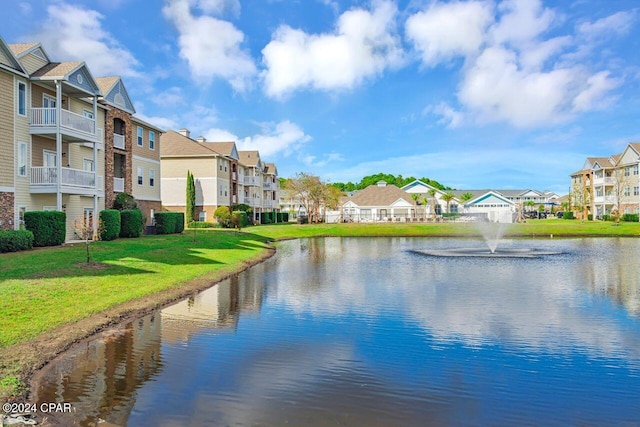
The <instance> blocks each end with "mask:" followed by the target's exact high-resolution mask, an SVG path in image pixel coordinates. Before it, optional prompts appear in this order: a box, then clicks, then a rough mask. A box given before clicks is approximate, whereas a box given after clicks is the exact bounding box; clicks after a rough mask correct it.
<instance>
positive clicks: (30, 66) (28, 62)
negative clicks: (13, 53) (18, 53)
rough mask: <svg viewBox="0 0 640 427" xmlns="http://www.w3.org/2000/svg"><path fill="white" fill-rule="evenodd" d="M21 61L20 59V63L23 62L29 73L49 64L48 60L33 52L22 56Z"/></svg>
mask: <svg viewBox="0 0 640 427" xmlns="http://www.w3.org/2000/svg"><path fill="white" fill-rule="evenodd" d="M19 61H20V64H22V66H23V67H24V68H25V70H27V72H28V73H29V74H32V73H33V72H35V71H37V70H39V69H40V68H42V67H44V66H45V65H47V62H46V61H44V60H42V59H40V58H38V57H37V56H35V55H32V54H28V55H26V56H24V57H22V58H20V60H19Z"/></svg>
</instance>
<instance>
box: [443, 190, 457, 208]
mask: <svg viewBox="0 0 640 427" xmlns="http://www.w3.org/2000/svg"><path fill="white" fill-rule="evenodd" d="M441 198H442V200H444V202H445V203H446V204H447V213H451V212H450V211H449V205H450V204H451V201H452V200H453V199H455V198H456V195H455V194H453V193H444V194H443V195H442V196H441Z"/></svg>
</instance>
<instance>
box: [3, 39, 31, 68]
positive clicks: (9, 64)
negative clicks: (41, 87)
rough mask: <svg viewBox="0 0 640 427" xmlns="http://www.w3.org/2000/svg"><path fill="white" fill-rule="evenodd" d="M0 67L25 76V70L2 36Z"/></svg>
mask: <svg viewBox="0 0 640 427" xmlns="http://www.w3.org/2000/svg"><path fill="white" fill-rule="evenodd" d="M0 67H2V68H4V69H8V70H10V71H12V72H14V73H16V72H17V73H19V74H21V75H23V76H25V77H26V76H27V72H26V71H25V69H24V68H23V67H22V65H21V64H20V61H18V58H16V56H15V52H14V51H13V49H12V48H11V45H8V44H6V43H5V41H4V39H3V38H2V37H0Z"/></svg>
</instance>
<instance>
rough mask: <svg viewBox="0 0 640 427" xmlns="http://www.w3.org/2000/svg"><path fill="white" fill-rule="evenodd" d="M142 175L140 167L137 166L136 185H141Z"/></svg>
mask: <svg viewBox="0 0 640 427" xmlns="http://www.w3.org/2000/svg"><path fill="white" fill-rule="evenodd" d="M143 181H144V176H143V175H142V168H138V185H142V182H143Z"/></svg>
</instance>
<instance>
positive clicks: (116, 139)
mask: <svg viewBox="0 0 640 427" xmlns="http://www.w3.org/2000/svg"><path fill="white" fill-rule="evenodd" d="M113 146H114V147H115V148H119V149H121V150H124V135H118V134H117V133H114V134H113Z"/></svg>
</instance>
